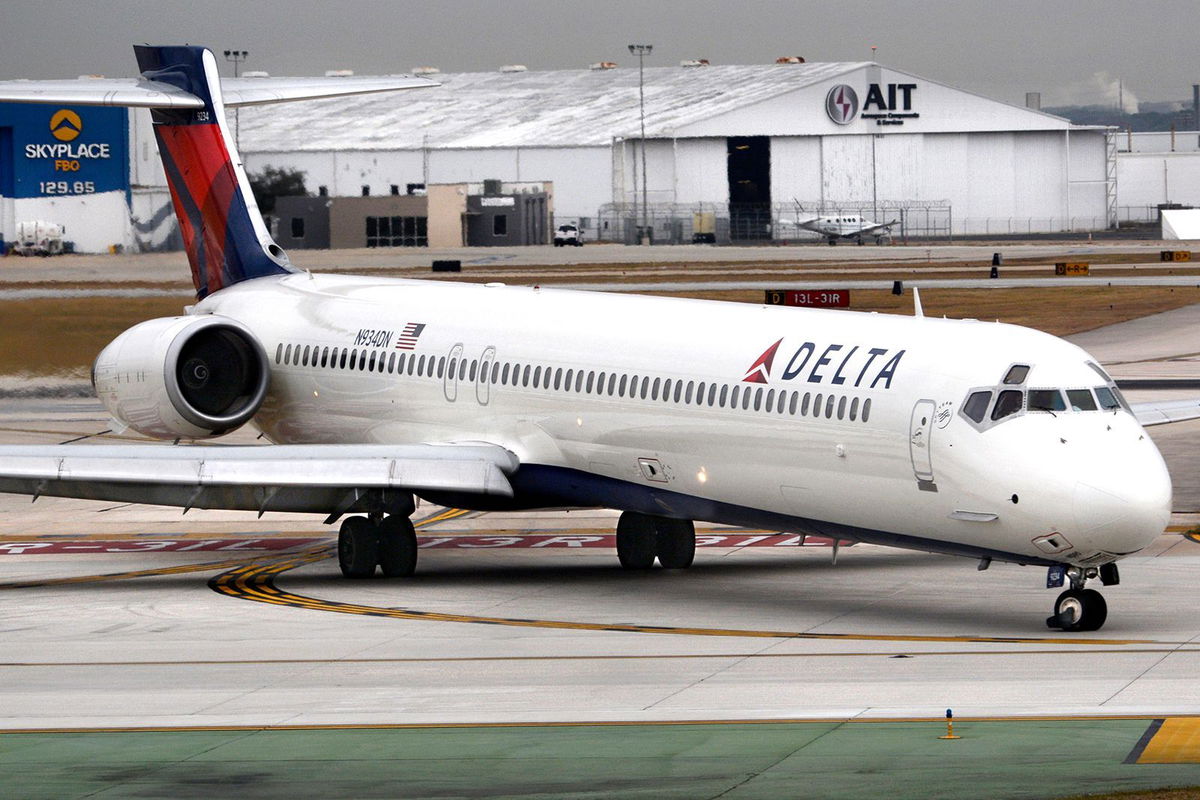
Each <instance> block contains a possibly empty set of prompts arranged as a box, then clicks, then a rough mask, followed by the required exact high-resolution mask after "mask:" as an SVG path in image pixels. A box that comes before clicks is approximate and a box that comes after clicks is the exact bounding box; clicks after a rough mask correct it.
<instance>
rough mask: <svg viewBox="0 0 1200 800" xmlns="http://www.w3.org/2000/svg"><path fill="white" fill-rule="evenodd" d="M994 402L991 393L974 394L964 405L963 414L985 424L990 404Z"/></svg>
mask: <svg viewBox="0 0 1200 800" xmlns="http://www.w3.org/2000/svg"><path fill="white" fill-rule="evenodd" d="M990 402H992V393H991V392H972V393H971V396H970V397H968V398H967V402H965V403H963V413H964V414H966V415H967V416H968V417H969V418H971V419H973V420H975V421H976V422H983V418H984V417H985V416H987V408H988V403H990Z"/></svg>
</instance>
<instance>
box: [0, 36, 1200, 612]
mask: <svg viewBox="0 0 1200 800" xmlns="http://www.w3.org/2000/svg"><path fill="white" fill-rule="evenodd" d="M135 49H136V52H137V58H138V64H139V67H140V69H141V74H142V77H141V79H140V80H137V81H129V82H121V81H99V82H97V81H82V82H74V81H68V82H52V83H49V84H41V83H38V82H26V81H18V82H4V83H0V100H24V101H32V102H43V103H54V104H68V103H69V104H83V103H93V104H116V105H134V106H145V107H149V108H151V110H152V114H153V121H154V126H155V132H156V136H157V139H158V145H159V150H160V152H161V154H162V159H163V164H164V166H165V168H166V175H167V179H168V182H169V184H170V190H171V194H172V198H173V202H174V207H175V211H176V213H177V215H178V218H179V224H180V229H181V231H182V234H183V239H184V242H185V245H186V250H187V254H188V260H189V262H190V264H191V269H192V277H193V279H194V282H195V287H196V295H197V302H196V304H195V305H193V306H190V307H188V308H187V309H186V312H185V313H184V314H182V315H180V316H177V317H169V318H164V319H154V320H149V321H147V322H143V323H141V324H139V325H136V326H134V327H133V328H131V329H129V330H128V331H126V332H125V333H123V334H121V335H120V336H118V337H117V338H116V339H115V340H114V341H113V342H112V343H111V344H109V345H108V346H107V347H106V348H104V350H103V351H102V352H101V353H100V355H99V356H98V357H97V359H96V362H95V366H94V369H93V376H92V380H93V384H94V386H95V389H96V393H97V395H98V396H99V398H100V400H101V401H102V402H103V404H104V405H105V407H106V408H107V409H108V411H109V412H110V413H111V415H112V417H113V420H114V426H115V427H116V429H117V430H118V431H119V430H124V429H126V428H128V429H132V430H134V431H136V432H137V433H140V434H142V435H144V436H148V437H152V438H156V439H162V440H166V441H173V442H175V444H174V446H171V445H168V446H162V445H155V444H126V445H102V446H87V445H56V446H6V447H4V448H0V491H4V492H10V493H19V494H27V495H33V496H34V498H35V499H36V498H37V497H39V496H41V495H52V496H62V497H81V498H92V499H103V500H109V501H124V502H139V503H153V504H159V505H171V506H178V507H182V508H183V509H184V511H185V512H186V511H187V510H188V509H190V508H222V509H244V510H252V511H258V512H259V513H261V512H264V511H267V510H271V511H294V512H310V513H311V512H319V513H322V514H326V515H327V519H326V522H327V523H329V524H333V523H334V522H336V521H338V520H339V519H340V520H342V522H341V528H340V531H339V535H338V562H339V565H340V567H341V570H342V572H343V573H344V574H345V575H346V576H347V577H350V578H366V577H369V576H372V575H374V574H376V572H377V570H379V571H381V572H382V573H383V575H385V576H406V575H410V574H412V572H413V570H414V568H415V566H416V560H417V545H416V539H415V536H414V533H413V526H412V523H411V522H410V521H409V516H410V515H411V514H412V513H413V510H414V507H415V498H416V497H420V498H424V499H426V500H428V501H431V502H433V503H438V504H444V505H449V506H456V507H460V508H469V509H477V510H485V511H486V510H496V509H545V508H563V507H566V508H571V507H606V508H613V509H618V510H620V511H621V512H622V513H621V516H620V519H619V521H618V523H617V536H616V541H617V556H618V558H619V560H620V563H621V565H622V566H623V567H625V568H627V569H637V570H644V569H649V568H651V567H652V566H653V564H654V563H655V561H657V562H658V564H660V565H661V566H662V567H664V568H667V569H683V568H686V567H688V566H689V565H690V564H691V563H692V559H693V556H694V554H695V544H696V542H695V533H694V527H693V522H694V521H696V520H700V521H705V522H713V523H726V524H731V525H741V526H750V527H756V528H768V529H772V530H778V531H786V532H795V533H797V534H805V535H807V534H812V535H817V536H826V537H830V538H833V539H835V540H853V541H859V542H868V543H875V544H882V545H889V546H894V547H904V548H912V549H916V550H924V551H931V552H937V553H952V554H957V555H961V556H967V557H970V558H974V559H977V560H978V561H979V567H980V569H984V568H986V567H987V566H988V565H989V564H990V563H991V562H992V561H994V560H999V561H1005V562H1015V563H1018V564H1023V565H1033V566H1040V567H1044V568H1048V570H1049V580H1048V583H1049V584H1051V585H1057V586H1062V585H1063V584H1064V582H1065V583H1067V584H1069V585H1068V586H1067V588H1066V590H1065V591H1063V592H1062V594H1061V595H1060V596H1059V597H1058V599H1057V601H1056V602H1055V603H1054V607H1053V613H1052V615H1051V617H1050V618H1049V619H1048V620H1047V624H1048V625H1050V626H1051V627H1057V628H1062V629H1064V630H1070V631H1080V630H1095V629H1097V628H1099V627H1100V626H1101V625H1102V624H1103V623H1104V620H1105V617H1106V615H1107V610H1106V604H1105V601H1104V599H1103V597H1102V596H1101V594H1100V593H1099V592H1097V591H1096V590H1095V589H1091V588H1087V583H1088V582H1089V581H1091V580H1093V579H1097V578H1098V579H1099V580H1100V582H1101V583H1103V584H1115V583H1117V581H1118V572H1117V561H1118V560H1119V559H1121V558H1123V557H1125V556H1128V555H1131V554H1133V553H1136V552H1138V551H1139V550H1141V549H1142V548H1144V547H1146V546H1147V545H1148V544H1150V543H1151V542H1152V541H1154V539H1155V537H1157V536H1158V535H1159V534H1161V533H1162V531H1163V529H1164V527H1165V526H1166V524H1167V521H1168V518H1169V516H1170V513H1171V481H1170V477H1169V475H1168V474H1167V469H1166V466H1165V465H1164V463H1163V459H1162V457H1161V456H1160V455H1159V452H1158V450H1157V449H1156V448H1155V446H1154V443H1153V442H1152V441H1151V440H1150V438H1149V436H1147V434H1146V431H1145V428H1144V427H1143V426H1144V425H1146V424H1153V423H1157V422H1167V421H1175V420H1180V419H1186V418H1192V417H1196V416H1200V404H1197V403H1191V402H1189V403H1183V404H1178V403H1177V404H1164V405H1160V406H1157V407H1145V408H1136V409H1134V408H1131V407H1130V406H1129V405H1128V404H1127V403H1126V402H1125V401H1124V399H1123V398H1122V397H1121V393H1120V392H1119V391H1118V389H1117V387H1116V385H1115V383H1114V382H1113V380H1112V378H1110V377H1109V376H1108V374H1107V373H1105V371H1104V370H1103V369H1102V368H1101V367H1100V366H1099V364H1098V363H1097V362H1096V360H1095V359H1094V358H1092V357H1091V356H1089V355H1088V354H1087V353H1086V352H1084V351H1083V350H1081V349H1080V348H1078V347H1076V346H1075V345H1072V344H1069V343H1067V342H1065V341H1063V340H1061V339H1058V338H1055V337H1054V336H1050V335H1048V334H1045V333H1040V332H1038V331H1034V330H1030V329H1027V328H1021V327H1016V326H1012V325H1004V324H999V323H984V322H975V321H967V320H947V319H930V318H925V317H923V316H914V317H901V316H892V315H884V314H869V313H857V312H846V311H826V310H809V309H797V308H783V307H774V306H772V307H767V306H755V305H748V304H740V303H722V302H711V301H701V300H687V299H668V298H658V297H641V296H627V295H617V294H604V293H590V292H579V291H564V290H556V289H545V288H538V287H536V286H534V287H517V286H504V285H501V284H494V283H493V284H485V285H467V284H459V283H443V282H436V281H420V280H398V279H397V280H386V279H377V278H365V277H350V276H343V275H311V274H309V273H307V272H303V271H299V270H297V269H296V268H294V267H293V266H292V265H291V264H290V263H289V261H288V258H287V256H286V254H285V253H284V252H283V250H281V249H280V248H279V246H278V245H276V244H275V243H274V242H273V241H272V240H271V238H270V236H269V234H268V233H267V231H266V229H265V227H264V225H263V222H262V218H261V216H260V215H259V212H258V209H257V208H256V206H255V203H254V199H253V196H252V195H251V193H250V191H249V187H248V183H247V179H246V175H245V173H244V171H243V169H242V165H241V163H240V160H239V157H238V156H237V153H236V152H235V149H234V146H233V142H232V140H231V138H230V135H229V129H228V127H227V126H226V117H225V108H226V106H235V105H246V104H250V103H261V102H269V101H274V100H284V99H298V98H301V97H314V96H330V95H332V94H339V93H341V94H344V93H351V92H355V91H380V90H390V89H400V88H413V87H416V86H420V85H429V84H428V82H427V81H422V80H418V79H408V78H396V79H373V80H371V81H363V82H356V80H355V79H352V78H350V79H336V81H335V83H334V84H331V83H329V82H322V81H320V80H319V79H314V80H300V81H288V80H282V82H277V83H275V84H272V83H271V82H270V81H271V79H255V80H254V81H252V82H251V81H240V82H237V81H227V82H226V86H224V87H223V86H222V82H221V81H220V79H219V78H218V74H217V65H216V60H215V59H214V57H213V55H212V53H211V52H210V51H208V50H206V49H203V48H199V47H190V46H186V47H185V46H177V47H176V46H172V47H149V46H142V47H137V48H135ZM1139 420H1140V421H1139ZM246 424H250V425H253V426H254V427H256V428H257V429H258V430H259V431H261V432H262V434H263V436H264V437H265V439H266V440H268V441H269V442H270V443H271V444H269V445H266V446H223V445H219V444H207V445H198V444H193V443H189V444H182V443H181V442H182V441H185V440H186V441H187V442H194V441H195V440H203V439H209V438H213V437H219V436H220V435H222V434H224V433H227V432H229V431H232V430H234V429H236V428H239V427H240V426H242V425H246Z"/></svg>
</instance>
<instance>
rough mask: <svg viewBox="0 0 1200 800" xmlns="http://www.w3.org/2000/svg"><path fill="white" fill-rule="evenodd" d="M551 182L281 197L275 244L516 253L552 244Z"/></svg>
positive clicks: (284, 246) (467, 185)
mask: <svg viewBox="0 0 1200 800" xmlns="http://www.w3.org/2000/svg"><path fill="white" fill-rule="evenodd" d="M553 214H554V189H553V186H552V185H550V184H548V183H541V182H537V183H530V182H526V183H504V182H501V181H485V182H483V183H476V184H468V183H454V184H434V185H432V186H429V187H428V190H427V191H426V190H425V189H421V190H420V193H417V192H415V191H414V193H413V194H405V195H401V194H399V193H397V194H395V195H384V196H381V197H373V196H360V197H334V196H327V195H321V196H317V197H281V198H278V200H276V203H275V213H274V215H273V216H274V220H275V231H274V237H275V241H276V242H278V243H279V245H280V246H281V247H283V248H284V249H321V248H334V249H342V248H354V247H499V246H506V247H513V246H524V245H533V244H549V243H550V230H551V226H550V220H551V219H552V217H553Z"/></svg>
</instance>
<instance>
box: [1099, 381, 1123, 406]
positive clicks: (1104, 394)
mask: <svg viewBox="0 0 1200 800" xmlns="http://www.w3.org/2000/svg"><path fill="white" fill-rule="evenodd" d="M1096 399H1097V400H1099V401H1100V407H1101V408H1102V409H1104V410H1105V411H1115V410H1116V409H1118V408H1120V407H1121V404H1120V403H1118V402H1117V398H1116V397H1114V396H1113V393H1112V391H1110V390H1109V388H1108V387H1107V386H1097V387H1096Z"/></svg>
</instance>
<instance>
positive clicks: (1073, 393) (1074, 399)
mask: <svg viewBox="0 0 1200 800" xmlns="http://www.w3.org/2000/svg"><path fill="white" fill-rule="evenodd" d="M1067 400H1069V401H1070V403H1071V410H1072V411H1095V410H1096V400H1095V398H1093V397H1092V391H1091V390H1090V389H1067Z"/></svg>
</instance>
